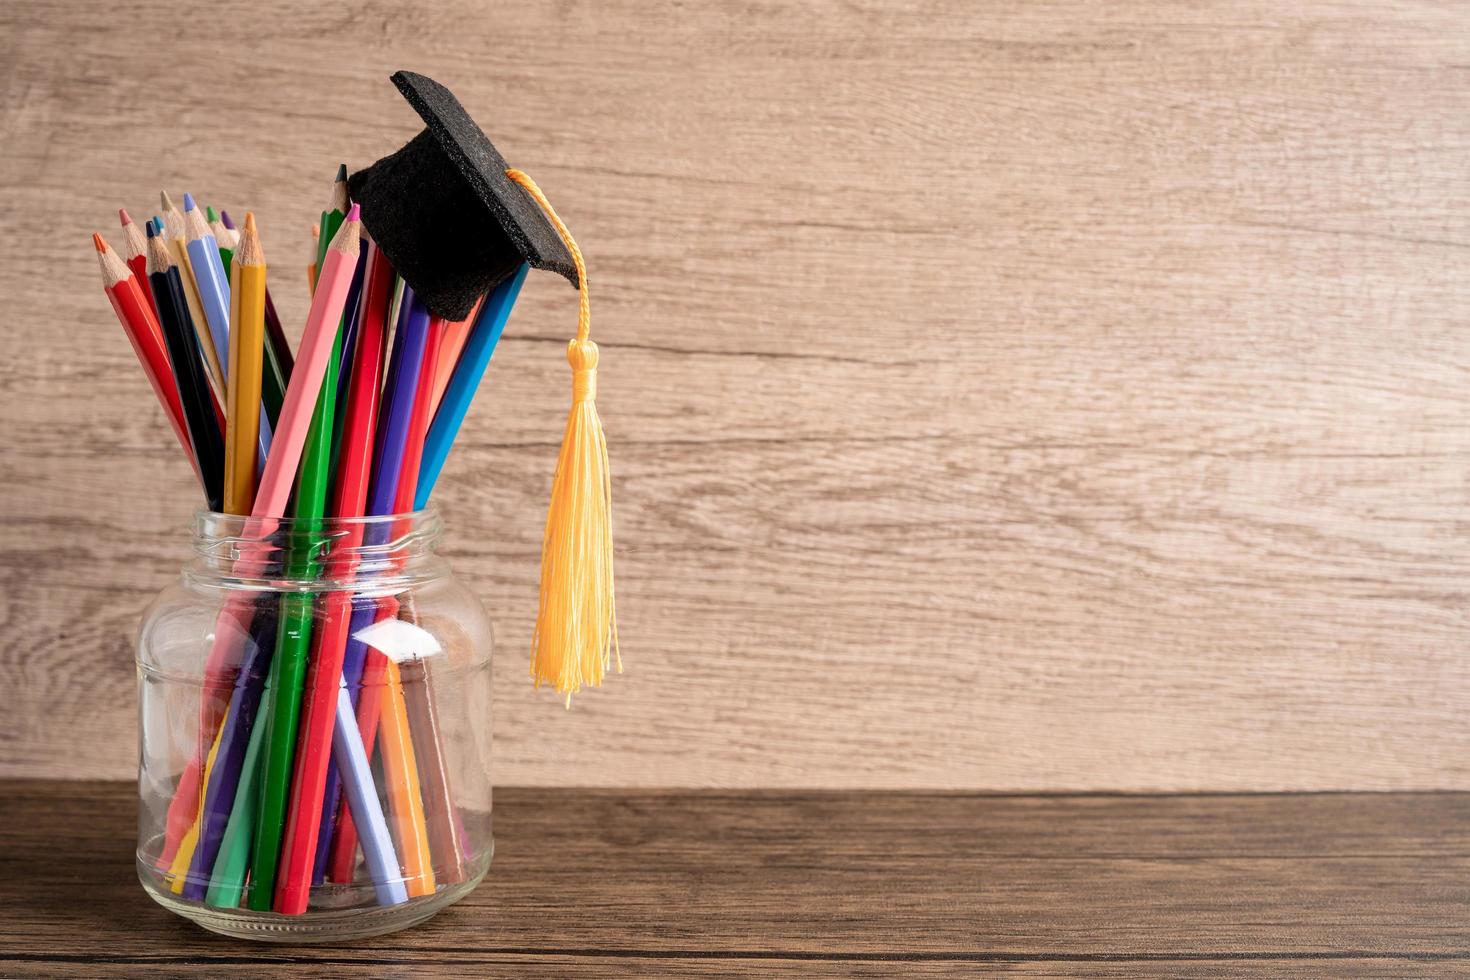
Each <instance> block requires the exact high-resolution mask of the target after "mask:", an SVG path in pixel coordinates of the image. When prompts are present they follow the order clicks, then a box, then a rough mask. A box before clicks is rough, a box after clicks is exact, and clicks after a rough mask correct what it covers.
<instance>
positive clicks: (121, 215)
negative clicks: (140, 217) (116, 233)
mask: <svg viewBox="0 0 1470 980" xmlns="http://www.w3.org/2000/svg"><path fill="white" fill-rule="evenodd" d="M117 219H118V220H119V221H121V222H122V225H123V227H124V228H126V227H127V226H128V225H130V224H132V223H133V216H132V215H130V214H128V209H127V208H118V209H117Z"/></svg>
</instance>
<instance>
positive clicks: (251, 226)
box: [245, 211, 256, 235]
mask: <svg viewBox="0 0 1470 980" xmlns="http://www.w3.org/2000/svg"><path fill="white" fill-rule="evenodd" d="M245 231H246V232H248V233H249V234H252V235H254V234H255V233H256V231H255V212H254V211H246V212H245Z"/></svg>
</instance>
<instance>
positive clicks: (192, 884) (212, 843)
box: [184, 603, 276, 902]
mask: <svg viewBox="0 0 1470 980" xmlns="http://www.w3.org/2000/svg"><path fill="white" fill-rule="evenodd" d="M275 639H276V608H275V606H274V605H273V604H272V603H261V604H260V606H259V607H258V608H257V609H256V611H255V619H254V621H253V622H252V623H251V625H250V642H249V644H248V648H247V649H246V651H245V655H244V658H243V660H242V661H241V664H240V672H239V673H238V674H237V675H236V677H235V695H234V697H232V698H230V707H229V713H228V715H226V717H225V721H224V728H223V731H222V732H221V733H220V742H219V750H218V751H217V752H216V753H215V760H214V766H213V767H212V768H211V769H210V773H209V785H208V786H207V787H206V788H205V791H204V807H203V809H202V810H201V811H200V816H199V819H200V826H199V841H198V844H197V845H196V846H195V848H194V856H193V858H192V859H191V860H190V862H189V875H188V877H187V878H186V879H185V881H184V897H185V898H187V899H190V900H192V901H195V902H202V901H204V896H205V893H206V892H207V891H208V890H209V877H210V874H211V873H212V872H213V870H214V861H215V858H216V857H217V856H218V855H219V848H220V842H221V840H222V839H223V838H224V834H225V827H226V826H227V825H228V824H229V822H230V810H231V808H233V807H234V805H235V793H236V791H237V790H238V789H239V785H240V768H241V763H242V762H243V761H244V758H245V748H246V746H247V745H249V743H250V730H251V728H252V727H253V726H254V724H255V716H256V713H257V711H258V709H259V707H260V697H261V694H262V693H263V692H264V690H265V676H266V672H267V671H268V670H269V669H270V659H271V652H272V649H273V647H274V645H275Z"/></svg>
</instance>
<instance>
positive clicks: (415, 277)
mask: <svg viewBox="0 0 1470 980" xmlns="http://www.w3.org/2000/svg"><path fill="white" fill-rule="evenodd" d="M393 84H394V85H397V86H398V91H400V92H402V93H403V97H404V98H405V99H407V100H408V103H409V105H411V106H413V108H414V111H416V112H417V113H418V114H419V115H420V116H422V117H423V120H424V122H425V123H427V124H428V128H427V129H425V130H424V131H423V132H421V133H419V134H418V135H417V136H415V137H414V138H413V139H411V140H409V141H408V143H407V144H405V145H404V146H403V148H402V149H400V150H398V152H396V153H393V154H391V155H389V156H386V157H384V158H383V159H381V160H379V161H378V162H377V163H375V164H373V165H372V166H371V167H368V168H367V169H366V170H359V171H358V172H357V173H355V174H353V175H352V176H351V177H349V178H348V179H347V189H348V192H349V193H350V194H351V195H352V200H353V201H355V202H356V203H358V204H360V205H362V222H363V224H364V225H365V226H366V227H367V230H368V233H369V234H370V235H372V236H373V241H375V242H377V245H378V247H379V248H380V249H382V250H383V253H384V254H385V255H386V256H387V257H388V261H390V262H392V263H393V268H394V269H396V270H397V271H398V274H399V275H401V276H403V278H404V280H405V281H406V282H407V283H408V284H409V285H410V286H412V287H413V291H414V293H415V294H416V295H417V296H419V297H420V298H421V299H422V300H423V301H424V305H425V306H427V307H428V308H429V311H430V312H431V313H434V314H437V315H438V316H442V317H444V318H445V319H448V320H462V319H464V318H465V317H467V316H469V314H470V310H471V309H472V308H473V307H474V305H475V301H476V300H477V299H479V298H480V297H481V296H483V295H484V294H485V293H487V292H489V291H490V290H491V289H493V288H495V287H496V286H497V285H499V284H500V283H501V282H502V281H503V280H505V279H508V278H509V277H510V275H511V274H512V273H513V272H515V270H516V269H517V267H519V266H520V264H521V263H522V262H529V263H530V264H531V265H532V266H533V267H534V268H537V269H550V270H552V271H553V272H559V273H561V274H562V275H564V276H566V277H567V279H569V280H570V281H571V283H572V285H573V286H575V285H577V267H576V266H575V265H574V264H573V263H572V256H571V254H570V253H568V252H567V248H566V245H565V244H564V243H563V242H562V240H561V236H559V235H558V234H557V233H556V229H555V228H554V227H552V224H551V222H550V221H548V220H547V219H546V215H545V214H544V213H542V211H541V208H540V206H539V205H538V204H537V203H536V202H535V201H534V200H532V199H531V197H530V195H528V194H527V193H526V192H525V191H523V190H522V189H521V188H520V186H519V185H518V184H516V183H514V182H513V181H512V180H511V179H510V178H509V177H507V176H505V171H506V169H507V164H506V162H505V159H504V158H503V157H502V156H501V155H500V154H499V153H498V152H496V150H495V147H494V145H493V144H491V142H490V138H489V137H488V136H486V135H485V134H484V132H482V131H481V129H480V127H479V126H477V125H475V121H474V120H473V119H471V118H470V114H469V113H468V112H465V110H464V106H462V105H460V104H459V100H458V99H456V98H455V97H454V94H453V93H452V92H450V91H449V89H447V88H445V87H444V86H443V85H440V84H439V83H438V82H436V81H434V80H433V79H432V78H428V77H426V76H424V75H418V74H415V73H414V72H411V71H400V72H397V73H396V74H394V75H393Z"/></svg>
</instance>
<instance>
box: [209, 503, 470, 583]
mask: <svg viewBox="0 0 1470 980" xmlns="http://www.w3.org/2000/svg"><path fill="white" fill-rule="evenodd" d="M192 530H193V551H194V554H195V556H196V559H197V561H196V568H197V571H198V572H199V573H201V574H202V575H203V576H204V577H206V578H208V577H217V578H224V579H229V580H231V584H232V585H234V586H240V585H245V584H247V583H250V582H251V581H258V582H262V583H270V584H271V585H272V586H273V587H280V585H281V584H282V583H283V582H284V583H290V584H294V585H295V586H296V587H298V588H309V589H320V588H331V587H333V585H334V584H341V583H344V582H352V583H361V582H362V580H364V579H370V578H372V579H383V578H397V577H401V576H411V575H414V574H416V573H417V574H422V573H423V571H424V570H425V568H426V566H427V565H428V564H430V563H431V561H432V560H433V554H434V547H435V545H436V544H437V543H438V541H439V536H440V533H441V532H442V530H443V522H442V521H441V520H440V517H439V514H438V512H437V511H436V510H434V509H433V508H425V509H424V510H419V511H413V512H412V513H407V514H383V515H374V516H367V517H349V518H342V517H279V518H271V517H251V516H248V515H239V514H221V513H218V512H215V511H207V510H200V511H197V512H196V513H195V515H194V523H193V528H192Z"/></svg>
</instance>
